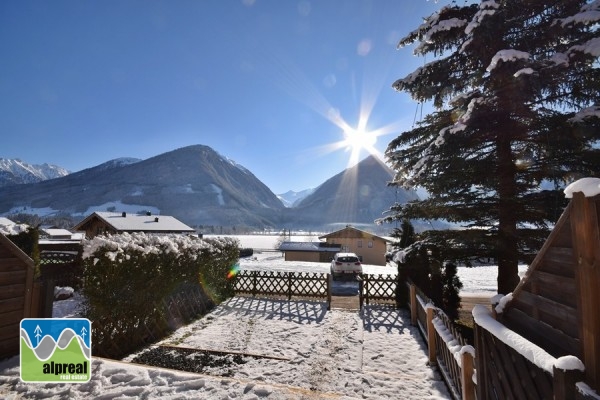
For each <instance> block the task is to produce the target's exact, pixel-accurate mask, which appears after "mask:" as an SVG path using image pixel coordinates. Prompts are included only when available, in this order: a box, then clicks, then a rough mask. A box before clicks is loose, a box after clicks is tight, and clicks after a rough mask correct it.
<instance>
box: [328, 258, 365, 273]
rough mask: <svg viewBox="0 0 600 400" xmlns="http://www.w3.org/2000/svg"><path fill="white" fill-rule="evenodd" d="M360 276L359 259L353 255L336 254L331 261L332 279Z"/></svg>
mask: <svg viewBox="0 0 600 400" xmlns="http://www.w3.org/2000/svg"><path fill="white" fill-rule="evenodd" d="M360 274H362V264H361V263H360V258H359V257H358V256H357V255H356V254H354V253H336V255H335V256H333V260H331V275H333V279H335V278H339V277H342V276H349V277H357V276H358V275H360Z"/></svg>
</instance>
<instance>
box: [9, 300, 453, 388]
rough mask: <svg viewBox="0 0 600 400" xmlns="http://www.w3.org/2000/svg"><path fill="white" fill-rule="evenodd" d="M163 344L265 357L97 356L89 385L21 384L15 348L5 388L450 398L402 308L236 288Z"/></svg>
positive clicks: (417, 333)
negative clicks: (359, 306) (208, 361)
mask: <svg viewBox="0 0 600 400" xmlns="http://www.w3.org/2000/svg"><path fill="white" fill-rule="evenodd" d="M161 344H166V345H177V346H183V347H192V348H199V349H206V350H218V351H224V352H241V353H248V354H252V355H255V356H265V357H244V361H245V363H243V364H237V365H233V366H230V367H229V368H228V371H227V375H228V377H219V376H217V375H219V374H222V373H224V372H225V371H219V370H218V369H215V370H212V371H208V373H207V374H192V373H185V372H178V371H170V370H164V369H160V368H152V367H144V366H139V365H133V364H129V363H124V362H117V361H109V360H100V359H94V360H93V371H94V372H93V374H92V376H93V378H92V380H91V381H90V382H88V383H85V384H32V383H27V384H26V383H21V382H20V380H19V359H18V357H13V358H11V359H9V360H5V361H3V362H2V363H0V397H1V398H7V399H17V398H40V397H43V398H53V399H60V398H67V397H68V398H81V399H83V398H100V399H112V398H115V397H119V396H122V397H119V398H170V399H183V398H203V399H258V398H268V399H308V398H315V399H316V398H341V399H354V398H357V399H358V398H361V399H364V398H371V399H383V398H394V399H397V398H401V397H405V398H410V399H447V398H449V395H448V392H447V390H446V388H445V386H444V383H443V382H442V381H441V378H440V375H439V374H438V373H437V372H436V371H435V370H434V369H432V368H430V367H428V366H427V365H426V363H427V356H426V348H425V345H424V343H423V341H422V339H421V337H420V336H419V332H418V331H417V329H416V328H415V327H412V326H410V318H409V316H408V314H407V313H406V312H405V311H402V310H393V309H386V308H377V307H367V308H366V309H364V310H363V311H362V312H360V313H359V312H356V311H354V312H348V311H341V310H333V311H329V312H328V311H327V309H326V304H325V303H322V302H307V301H300V302H294V301H292V302H286V301H273V300H259V299H252V298H243V297H234V298H231V299H229V300H228V301H226V302H224V303H222V304H221V305H219V306H218V307H217V308H215V309H214V310H213V311H212V312H211V313H210V314H208V315H206V316H205V317H203V318H201V319H199V320H198V321H196V322H194V323H192V324H190V325H187V326H185V327H183V328H180V329H179V330H177V331H176V332H175V333H174V334H173V335H171V336H170V337H168V338H166V339H165V340H164V341H163V342H161ZM267 357H272V358H267ZM129 358H132V357H129ZM213 374H214V375H213Z"/></svg>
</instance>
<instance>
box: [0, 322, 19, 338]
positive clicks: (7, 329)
mask: <svg viewBox="0 0 600 400" xmlns="http://www.w3.org/2000/svg"><path fill="white" fill-rule="evenodd" d="M19 323H20V320H19V321H18V322H16V323H13V324H12V325H5V326H0V341H1V340H9V339H13V338H16V337H18V336H19Z"/></svg>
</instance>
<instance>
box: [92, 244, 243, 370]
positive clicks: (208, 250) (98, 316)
mask: <svg viewBox="0 0 600 400" xmlns="http://www.w3.org/2000/svg"><path fill="white" fill-rule="evenodd" d="M238 247H239V246H238V243H237V241H236V240H234V239H222V238H218V239H211V240H203V239H199V238H195V237H188V236H182V235H165V236H158V235H146V234H144V233H136V234H127V233H125V234H121V235H112V236H97V237H95V238H93V239H91V240H88V241H86V242H85V243H84V249H83V263H84V279H85V283H84V289H83V293H84V296H85V299H86V304H85V311H84V314H85V316H86V317H87V318H89V319H90V320H91V321H93V323H94V325H93V326H94V341H93V343H94V345H95V346H94V349H93V351H94V354H96V355H104V356H107V357H114V358H118V357H122V356H124V355H126V354H127V353H129V352H131V351H133V350H135V349H136V348H138V347H140V346H141V345H143V344H144V343H146V342H152V341H155V340H158V339H159V338H161V337H163V336H164V335H165V334H166V333H168V332H169V331H170V330H172V329H173V328H175V327H174V326H172V324H171V321H172V320H173V318H172V316H170V315H168V311H167V310H169V309H170V308H171V306H172V305H173V303H174V300H173V299H174V297H175V296H176V297H177V299H180V298H181V295H182V288H187V289H186V291H187V292H194V291H196V292H200V293H202V294H203V295H202V296H201V297H203V298H204V300H203V302H204V305H205V306H206V307H204V308H206V309H205V310H203V311H204V312H206V311H207V310H208V309H210V307H212V305H214V303H218V302H220V301H222V300H224V299H225V298H226V297H228V296H230V295H231V293H232V287H231V286H232V282H230V281H229V280H228V279H227V272H228V270H229V269H230V268H231V267H232V266H233V265H234V264H235V262H236V261H237V255H238V254H239V248H238ZM191 298H194V299H197V298H198V296H197V295H194V296H192V297H191ZM178 301H179V300H178Z"/></svg>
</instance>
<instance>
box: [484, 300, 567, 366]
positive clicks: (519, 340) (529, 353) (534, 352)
mask: <svg viewBox="0 0 600 400" xmlns="http://www.w3.org/2000/svg"><path fill="white" fill-rule="evenodd" d="M473 318H474V319H475V322H476V323H477V324H478V325H480V326H482V327H483V328H484V329H485V330H487V331H488V332H490V333H491V334H492V335H494V336H495V337H496V338H498V339H499V340H500V341H502V342H503V343H504V344H506V345H507V346H509V347H511V348H513V349H514V350H515V351H516V352H518V353H519V354H521V355H522V356H523V357H525V358H526V359H528V360H529V361H530V362H532V363H533V364H535V365H537V366H538V367H540V368H541V369H543V370H544V371H546V372H548V373H549V374H550V375H553V373H554V363H555V362H556V359H555V358H554V357H552V356H551V355H550V354H548V353H547V352H546V350H544V349H542V348H541V347H539V346H537V345H536V344H534V343H531V342H530V341H529V340H527V339H525V338H524V337H523V336H521V335H519V334H518V333H516V332H514V331H512V330H510V329H508V328H507V327H505V326H504V325H502V324H501V323H500V322H498V321H496V320H495V319H494V318H493V317H492V314H491V311H490V310H489V309H488V308H487V307H485V306H482V305H476V306H475V307H474V308H473Z"/></svg>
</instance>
